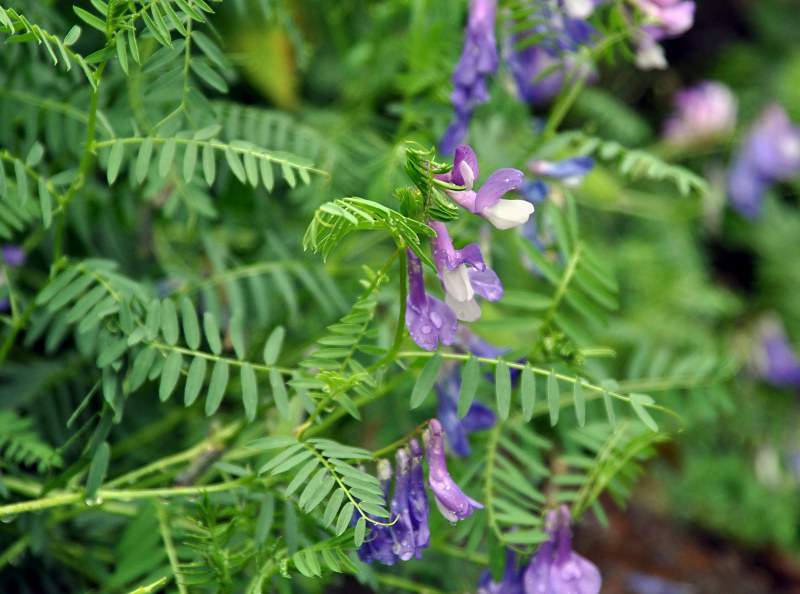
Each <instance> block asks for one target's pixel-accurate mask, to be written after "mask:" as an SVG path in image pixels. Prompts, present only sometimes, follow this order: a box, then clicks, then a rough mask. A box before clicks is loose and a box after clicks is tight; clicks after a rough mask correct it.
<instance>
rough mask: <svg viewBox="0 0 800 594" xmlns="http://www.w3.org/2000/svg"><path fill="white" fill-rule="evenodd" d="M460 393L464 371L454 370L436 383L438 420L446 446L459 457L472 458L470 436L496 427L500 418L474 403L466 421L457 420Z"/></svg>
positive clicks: (456, 368)
mask: <svg viewBox="0 0 800 594" xmlns="http://www.w3.org/2000/svg"><path fill="white" fill-rule="evenodd" d="M460 390H461V371H460V369H459V368H458V367H454V368H453V369H452V370H450V371H449V372H447V373H446V374H445V375H444V377H443V378H441V379H440V380H439V381H437V382H436V395H437V396H438V397H439V412H438V413H437V414H436V418H437V419H439V421H440V422H441V424H442V428H443V429H444V432H445V436H446V437H447V444H448V445H449V446H450V451H452V452H453V453H454V454H456V455H457V456H469V454H470V452H471V451H472V450H471V448H470V446H469V440H468V439H467V434H469V433H475V432H476V431H483V430H485V429H489V428H491V427H494V425H495V423H497V415H496V414H495V413H494V411H492V409H490V408H489V407H488V406H486V405H485V404H483V403H481V402H478V401H477V400H475V401H473V402H472V405H471V406H470V407H469V410H468V411H467V414H466V415H464V418H463V419H460V418H459V417H458V393H459V391H460Z"/></svg>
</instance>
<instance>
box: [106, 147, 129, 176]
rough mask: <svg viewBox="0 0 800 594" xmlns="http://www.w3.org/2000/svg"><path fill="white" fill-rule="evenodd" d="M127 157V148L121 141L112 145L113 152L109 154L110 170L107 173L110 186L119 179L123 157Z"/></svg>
mask: <svg viewBox="0 0 800 594" xmlns="http://www.w3.org/2000/svg"><path fill="white" fill-rule="evenodd" d="M124 156H125V147H124V146H123V144H122V141H121V140H117V141H115V142H114V144H113V145H111V152H110V153H109V154H108V170H107V171H106V174H107V179H108V184H109V185H111V184H113V183H114V181H115V180H116V179H117V175H118V174H119V168H120V165H121V164H122V157H124Z"/></svg>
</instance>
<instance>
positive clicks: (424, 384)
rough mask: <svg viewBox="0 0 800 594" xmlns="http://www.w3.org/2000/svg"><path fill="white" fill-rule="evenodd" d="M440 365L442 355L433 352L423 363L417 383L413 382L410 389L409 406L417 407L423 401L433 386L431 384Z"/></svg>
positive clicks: (437, 373) (434, 380)
mask: <svg viewBox="0 0 800 594" xmlns="http://www.w3.org/2000/svg"><path fill="white" fill-rule="evenodd" d="M441 366H442V355H441V353H435V354H434V355H433V357H431V358H430V359H429V360H428V362H427V363H426V364H425V367H423V369H422V373H420V374H419V379H417V383H416V384H414V389H413V390H412V391H411V408H417V407H418V406H419V405H421V404H422V403H423V402H425V399H426V398H427V397H428V394H430V392H431V388H433V384H434V383H435V382H436V377H437V376H438V375H439V369H440V368H441Z"/></svg>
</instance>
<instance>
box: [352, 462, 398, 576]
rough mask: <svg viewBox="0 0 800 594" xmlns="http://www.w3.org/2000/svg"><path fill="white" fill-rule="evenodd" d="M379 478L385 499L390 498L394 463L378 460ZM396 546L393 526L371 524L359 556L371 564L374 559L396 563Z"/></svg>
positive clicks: (356, 513)
mask: <svg viewBox="0 0 800 594" xmlns="http://www.w3.org/2000/svg"><path fill="white" fill-rule="evenodd" d="M378 480H379V481H380V482H381V486H382V487H383V496H384V499H388V497H389V485H390V483H391V480H392V465H391V464H390V463H389V461H388V460H379V461H378ZM358 517H359V516H358V512H354V514H353V521H352V523H353V524H355V521H356V520H357V519H358ZM375 519H376V520H378V521H379V522H385V520H384V519H380V518H375ZM394 548H395V539H394V535H393V534H392V527H391V526H384V525H382V524H371V526H370V531H369V534H368V535H367V537H366V538H365V539H364V542H363V543H362V544H361V547H360V548H359V549H358V558H359V559H361V560H362V561H363V562H364V563H370V564H371V563H372V562H373V561H378V562H380V563H383V564H384V565H394V564H395V563H397V559H398V556H397V553H396V552H395V550H394Z"/></svg>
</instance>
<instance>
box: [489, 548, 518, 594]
mask: <svg viewBox="0 0 800 594" xmlns="http://www.w3.org/2000/svg"><path fill="white" fill-rule="evenodd" d="M478 594H525V591H524V590H523V587H522V569H521V568H517V566H516V564H515V562H514V553H513V552H511V551H510V550H507V551H506V570H505V572H504V573H503V579H502V581H500V583H497V582H495V581H494V580H492V574H491V572H490V571H489V570H488V569H485V570H484V571H483V573H481V576H480V578H479V579H478Z"/></svg>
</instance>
